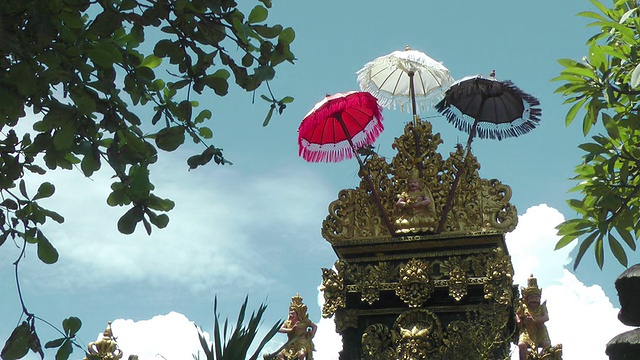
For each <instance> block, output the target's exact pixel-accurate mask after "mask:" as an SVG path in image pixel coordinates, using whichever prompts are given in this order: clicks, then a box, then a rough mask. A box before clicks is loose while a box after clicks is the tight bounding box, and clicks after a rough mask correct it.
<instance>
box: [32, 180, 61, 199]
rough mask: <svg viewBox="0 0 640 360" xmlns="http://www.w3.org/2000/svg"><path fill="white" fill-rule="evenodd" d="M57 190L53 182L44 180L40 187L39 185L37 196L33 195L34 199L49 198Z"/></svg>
mask: <svg viewBox="0 0 640 360" xmlns="http://www.w3.org/2000/svg"><path fill="white" fill-rule="evenodd" d="M55 192H56V188H55V186H53V184H52V183H50V182H43V183H42V184H40V187H38V192H37V193H36V196H34V197H33V200H38V199H44V198H48V197H50V196H51V195H53V193H55Z"/></svg>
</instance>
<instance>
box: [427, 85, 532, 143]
mask: <svg viewBox="0 0 640 360" xmlns="http://www.w3.org/2000/svg"><path fill="white" fill-rule="evenodd" d="M538 105H540V102H539V101H538V99H536V98H535V97H533V96H531V95H529V94H527V93H525V92H523V91H522V90H520V89H519V88H517V87H516V86H515V85H514V84H513V83H512V82H511V81H508V80H507V81H498V80H496V79H495V78H493V77H485V76H482V75H475V76H467V77H465V78H463V79H461V80H458V81H456V82H455V83H453V84H452V85H451V87H449V89H448V90H447V91H446V93H445V96H444V99H442V101H440V102H439V103H438V104H437V105H436V110H438V112H440V113H441V114H443V115H444V116H445V117H446V118H447V120H448V121H449V122H450V123H452V124H453V125H454V126H455V127H456V128H457V129H458V130H460V131H464V132H466V133H468V134H469V135H470V137H473V136H475V135H477V136H478V137H480V138H481V139H498V140H502V139H504V138H508V137H517V136H520V135H523V134H526V133H528V132H529V131H531V130H533V129H534V128H535V127H536V126H537V125H538V123H539V122H540V115H541V114H542V110H540V108H538V107H537V106H538Z"/></svg>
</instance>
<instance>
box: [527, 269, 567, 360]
mask: <svg viewBox="0 0 640 360" xmlns="http://www.w3.org/2000/svg"><path fill="white" fill-rule="evenodd" d="M520 291H521V293H522V300H521V302H520V306H519V307H518V310H517V311H516V318H517V323H518V330H519V332H520V336H519V338H518V348H519V353H520V360H527V359H560V358H561V355H562V345H557V346H551V340H550V339H549V333H548V332H547V327H546V325H545V324H544V323H545V322H547V321H549V313H548V312H547V302H546V301H545V302H543V303H542V304H541V303H540V299H541V296H542V289H541V288H539V287H538V280H537V279H536V278H535V277H533V274H531V276H530V277H529V279H527V287H526V288H521V290H520ZM538 349H542V352H539V351H538Z"/></svg>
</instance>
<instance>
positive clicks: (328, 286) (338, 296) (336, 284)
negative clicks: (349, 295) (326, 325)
mask: <svg viewBox="0 0 640 360" xmlns="http://www.w3.org/2000/svg"><path fill="white" fill-rule="evenodd" d="M320 291H322V294H323V296H324V304H323V305H322V317H324V318H329V317H331V316H332V315H333V314H335V312H336V310H338V309H342V308H344V307H345V306H346V291H345V287H344V278H343V276H342V274H340V273H337V272H335V271H334V270H333V269H327V268H322V285H321V287H320Z"/></svg>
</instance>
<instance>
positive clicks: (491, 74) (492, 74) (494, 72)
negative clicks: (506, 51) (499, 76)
mask: <svg viewBox="0 0 640 360" xmlns="http://www.w3.org/2000/svg"><path fill="white" fill-rule="evenodd" d="M489 76H491V77H492V78H494V77H496V71H495V69H494V70H491V73H490V74H489Z"/></svg>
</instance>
